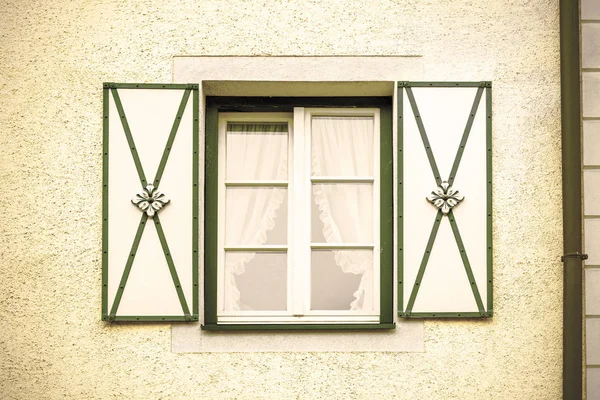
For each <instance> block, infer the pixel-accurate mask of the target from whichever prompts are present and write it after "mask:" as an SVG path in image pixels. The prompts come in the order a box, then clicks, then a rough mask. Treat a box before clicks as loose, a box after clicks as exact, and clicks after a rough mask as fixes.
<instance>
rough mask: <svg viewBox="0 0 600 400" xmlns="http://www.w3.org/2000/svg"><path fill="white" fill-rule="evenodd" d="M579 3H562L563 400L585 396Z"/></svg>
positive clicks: (570, 0) (564, 1) (571, 0)
mask: <svg viewBox="0 0 600 400" xmlns="http://www.w3.org/2000/svg"><path fill="white" fill-rule="evenodd" d="M579 60H580V54H579V0H560V77H561V83H560V89H561V123H562V189H563V193H562V194H563V248H564V257H563V273H564V281H563V285H564V286H563V399H577V400H579V399H581V398H582V392H583V384H582V382H583V379H582V375H583V365H582V353H583V339H582V338H583V334H582V325H583V319H582V318H583V316H582V308H583V307H582V306H583V305H582V258H583V257H582V256H581V254H582V214H581V134H580V132H581V106H580V101H581V100H580V99H581V97H580V80H579V75H580V61H579Z"/></svg>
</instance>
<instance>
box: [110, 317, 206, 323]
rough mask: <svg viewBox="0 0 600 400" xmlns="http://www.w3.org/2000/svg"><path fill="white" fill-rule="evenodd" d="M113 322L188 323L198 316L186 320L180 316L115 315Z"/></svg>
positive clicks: (195, 319)
mask: <svg viewBox="0 0 600 400" xmlns="http://www.w3.org/2000/svg"><path fill="white" fill-rule="evenodd" d="M112 321H114V322H169V323H170V322H190V321H198V316H197V315H193V316H192V317H191V318H189V319H188V318H187V317H185V316H182V315H150V316H148V315H117V316H116V317H115V318H114V319H113V320H112Z"/></svg>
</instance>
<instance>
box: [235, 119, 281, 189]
mask: <svg viewBox="0 0 600 400" xmlns="http://www.w3.org/2000/svg"><path fill="white" fill-rule="evenodd" d="M287 147H288V128H287V124H281V123H271V124H269V123H230V124H227V173H226V176H227V177H226V179H227V180H251V181H252V180H254V181H256V180H286V179H287V161H288V157H287V152H288V148H287Z"/></svg>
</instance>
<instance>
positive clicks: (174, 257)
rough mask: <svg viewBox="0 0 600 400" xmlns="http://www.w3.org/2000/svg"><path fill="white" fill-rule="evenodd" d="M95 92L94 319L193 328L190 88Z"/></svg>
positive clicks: (194, 180)
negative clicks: (98, 101) (97, 309)
mask: <svg viewBox="0 0 600 400" xmlns="http://www.w3.org/2000/svg"><path fill="white" fill-rule="evenodd" d="M103 91H104V117H103V119H104V146H103V161H104V163H103V165H104V167H103V217H102V219H103V224H102V228H103V244H102V319H103V320H109V321H193V320H198V237H197V235H198V85H175V84H164V85H163V84H115V83H105V84H104V90H103Z"/></svg>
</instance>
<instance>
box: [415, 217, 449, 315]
mask: <svg viewBox="0 0 600 400" xmlns="http://www.w3.org/2000/svg"><path fill="white" fill-rule="evenodd" d="M442 216H443V215H442V212H441V211H439V210H438V212H437V215H436V216H435V222H434V223H433V228H431V234H430V235H429V240H428V241H427V247H426V248H425V254H423V259H422V260H421V266H420V267H419V272H417V277H416V278H415V283H414V285H413V289H412V292H411V293H410V298H409V299H408V304H407V305H406V314H409V315H410V313H411V312H412V309H413V306H414V305H415V300H416V299H417V294H418V293H419V288H420V287H421V286H420V285H421V281H422V280H423V275H424V274H425V268H427V263H428V262H429V256H430V255H431V249H432V248H433V243H435V238H436V236H437V233H438V230H439V228H440V223H441V221H442Z"/></svg>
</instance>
